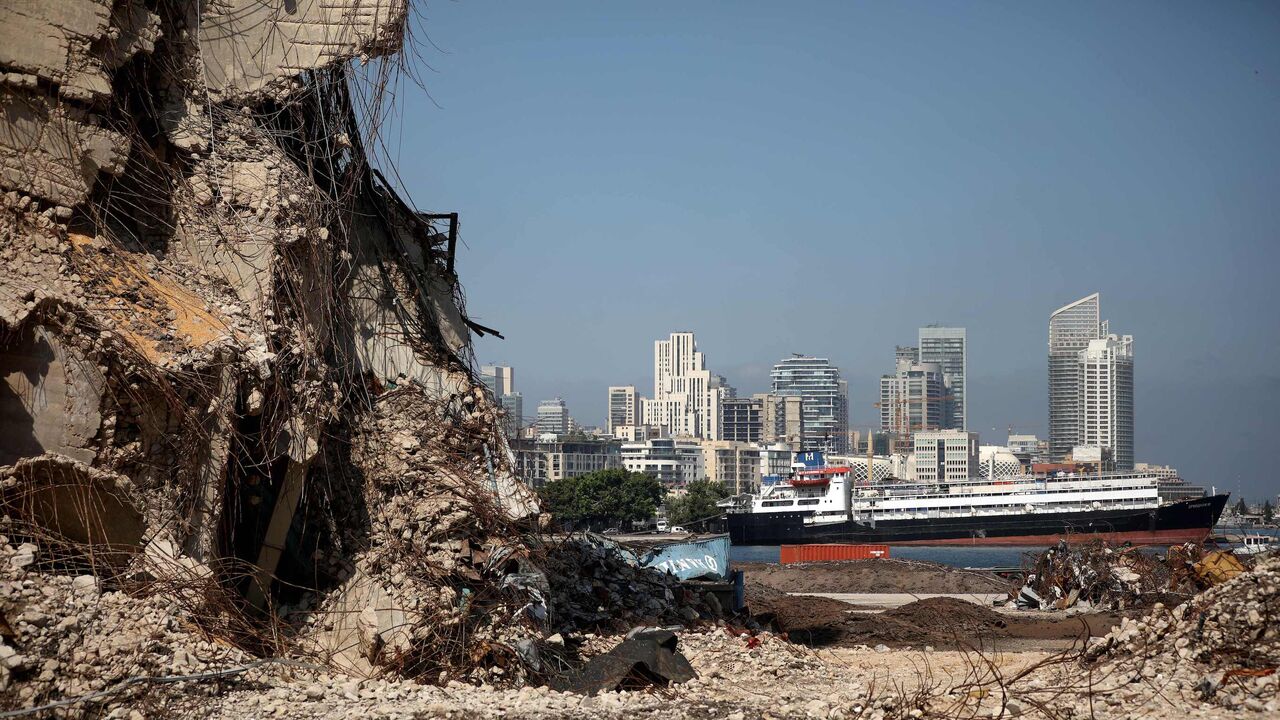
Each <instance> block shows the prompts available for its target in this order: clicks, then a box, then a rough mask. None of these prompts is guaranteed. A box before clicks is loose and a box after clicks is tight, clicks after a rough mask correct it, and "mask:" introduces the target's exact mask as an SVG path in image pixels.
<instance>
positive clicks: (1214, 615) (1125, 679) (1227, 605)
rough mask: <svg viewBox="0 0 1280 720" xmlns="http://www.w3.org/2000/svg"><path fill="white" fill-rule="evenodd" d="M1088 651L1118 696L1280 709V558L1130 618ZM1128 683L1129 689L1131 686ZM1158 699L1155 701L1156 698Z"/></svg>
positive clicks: (1233, 707) (1257, 709)
mask: <svg viewBox="0 0 1280 720" xmlns="http://www.w3.org/2000/svg"><path fill="white" fill-rule="evenodd" d="M1087 656H1088V657H1089V658H1091V659H1093V660H1094V662H1095V663H1096V665H1097V667H1096V669H1095V670H1094V671H1093V672H1094V674H1095V675H1097V676H1099V677H1104V676H1105V677H1108V678H1109V681H1108V682H1107V683H1106V685H1108V686H1110V685H1115V686H1116V691H1115V692H1116V695H1118V696H1121V697H1123V695H1124V694H1129V695H1133V696H1135V697H1141V696H1143V695H1151V694H1154V693H1157V692H1158V693H1159V694H1160V695H1163V696H1166V697H1172V698H1178V699H1181V700H1183V701H1185V702H1186V703H1188V704H1190V705H1193V706H1194V705H1200V704H1208V705H1213V706H1219V707H1223V708H1226V709H1228V710H1242V711H1243V710H1248V711H1253V712H1266V713H1275V712H1277V711H1278V710H1280V675H1277V671H1278V670H1280V558H1271V559H1267V560H1263V561H1261V562H1259V563H1258V564H1257V565H1256V566H1255V567H1254V568H1253V569H1252V570H1250V571H1249V572H1246V573H1243V574H1240V575H1237V576H1236V577H1234V578H1233V579H1231V580H1229V581H1227V582H1225V583H1223V584H1221V585H1218V586H1216V587H1212V588H1210V589H1208V590H1206V591H1204V592H1202V593H1200V594H1199V595H1196V596H1195V597H1194V598H1192V599H1191V600H1189V601H1187V602H1185V603H1183V604H1181V605H1178V606H1176V607H1173V608H1167V607H1165V606H1163V605H1157V606H1156V607H1154V608H1153V609H1152V611H1151V612H1150V613H1148V614H1147V615H1146V616H1144V617H1142V618H1141V619H1138V620H1129V619H1126V620H1125V621H1124V622H1123V623H1122V624H1121V625H1120V626H1119V627H1118V628H1116V629H1115V630H1114V631H1112V632H1111V633H1110V634H1109V635H1108V636H1107V637H1106V638H1103V639H1102V641H1101V642H1098V643H1097V644H1095V645H1093V646H1092V647H1090V648H1089V650H1088V653H1087ZM1126 686H1128V687H1126ZM1153 702H1154V701H1153Z"/></svg>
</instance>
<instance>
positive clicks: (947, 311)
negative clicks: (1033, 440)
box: [384, 0, 1280, 497]
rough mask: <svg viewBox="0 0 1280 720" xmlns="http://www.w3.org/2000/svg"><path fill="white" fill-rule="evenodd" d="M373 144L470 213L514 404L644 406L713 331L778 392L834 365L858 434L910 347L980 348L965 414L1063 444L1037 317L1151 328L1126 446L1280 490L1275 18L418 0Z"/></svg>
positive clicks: (738, 368) (736, 378)
mask: <svg viewBox="0 0 1280 720" xmlns="http://www.w3.org/2000/svg"><path fill="white" fill-rule="evenodd" d="M419 15H420V17H419V18H418V19H417V21H415V28H414V37H415V49H416V52H417V59H416V60H415V61H414V65H415V67H414V72H415V74H416V75H417V76H418V77H419V78H420V79H421V81H422V85H421V86H420V87H419V86H415V85H413V84H411V83H402V84H401V85H400V86H399V87H398V88H397V92H396V114H395V119H394V121H393V122H392V123H390V124H389V125H388V126H387V127H385V128H384V132H385V133H386V135H385V138H386V140H387V142H388V143H389V144H390V146H391V147H392V153H393V157H394V160H395V161H396V162H397V164H398V166H399V171H400V175H401V177H402V179H403V181H404V185H405V189H406V191H407V193H408V194H409V195H410V196H411V197H412V198H413V199H414V201H415V202H416V204H417V205H418V206H419V207H420V208H423V209H430V210H435V211H458V212H460V213H461V214H462V238H463V240H464V241H465V247H463V248H462V249H461V250H460V256H459V260H458V269H459V272H460V273H461V276H462V279H463V282H464V284H465V287H466V292H467V299H468V310H469V312H470V313H471V314H472V316H473V317H475V318H476V319H477V320H479V321H480V322H482V323H484V324H486V325H491V326H493V327H496V328H499V329H500V330H502V331H503V333H504V334H505V335H506V337H507V339H506V340H492V339H481V340H479V341H477V355H478V357H479V358H480V359H481V360H482V361H485V362H499V363H503V364H509V365H512V366H514V367H515V368H516V384H517V386H518V389H519V390H520V391H521V392H522V393H523V394H524V396H525V403H526V414H530V413H532V412H533V408H534V407H536V404H537V402H538V401H539V400H542V399H546V398H549V397H552V396H555V395H560V396H562V397H564V398H565V399H566V401H567V402H568V403H569V407H570V410H571V412H572V413H573V414H574V416H575V417H577V418H579V419H580V420H581V421H584V422H587V423H598V422H601V421H602V419H603V415H604V406H605V387H606V386H608V385H610V384H629V383H634V384H636V385H638V386H640V387H641V388H642V389H644V391H645V392H650V391H651V386H652V377H651V364H652V353H653V350H652V348H653V341H654V340H655V339H658V338H659V337H663V336H665V335H666V334H667V333H669V332H671V331H672V330H676V329H689V330H693V331H695V332H696V333H697V336H698V342H699V346H700V348H701V349H702V350H703V351H704V352H705V353H706V354H707V357H708V361H709V364H710V365H711V367H712V369H713V370H715V371H716V372H719V373H721V374H724V375H726V376H727V377H728V378H729V380H730V381H731V382H732V383H733V384H734V385H736V386H737V387H738V388H739V389H740V390H742V391H744V392H752V391H760V390H763V389H765V388H766V386H767V382H768V368H769V367H770V366H771V365H772V364H773V363H774V362H776V361H777V360H779V359H780V358H782V357H785V356H786V355H787V354H788V353H791V352H803V353H810V354H816V355H822V356H827V357H830V358H831V359H832V360H833V362H835V363H836V364H837V365H839V366H840V367H841V368H842V369H843V370H844V372H845V375H846V377H847V379H848V380H849V383H850V395H851V397H850V405H851V416H852V422H853V424H854V426H855V427H867V426H869V425H870V424H872V423H874V422H875V417H876V415H875V412H876V411H875V409H874V408H873V407H872V406H871V403H872V402H873V400H874V395H875V394H876V392H877V389H878V387H877V378H878V377H879V376H880V375H881V374H882V373H885V372H889V371H890V370H891V369H892V363H893V347H894V345H895V344H898V343H909V342H912V341H913V340H914V337H915V333H916V328H917V327H919V326H920V325H923V324H928V323H931V322H940V323H944V324H952V325H961V326H965V327H967V328H968V330H969V342H970V350H969V352H970V358H969V364H970V376H971V379H970V388H969V394H970V397H971V407H970V411H969V417H970V423H971V429H974V430H977V431H979V432H980V433H982V435H983V440H984V441H986V442H992V441H995V442H1000V441H1002V439H1003V437H1004V434H1005V430H1006V427H1007V426H1009V425H1013V426H1014V427H1015V429H1017V430H1019V431H1028V432H1036V433H1039V434H1041V435H1042V436H1043V435H1044V433H1045V426H1046V424H1047V422H1046V410H1045V405H1046V401H1045V396H1046V389H1045V366H1046V360H1045V344H1046V332H1047V330H1046V327H1047V320H1048V315H1049V313H1050V312H1051V311H1052V310H1053V309H1054V308H1056V307H1058V306H1060V305H1062V304H1064V303H1067V302H1069V301H1071V300H1074V299H1076V298H1078V297H1081V296H1083V295H1086V294H1088V293H1090V292H1094V291H1099V292H1101V293H1102V303H1103V314H1104V317H1107V318H1109V319H1110V320H1111V326H1112V329H1113V331H1115V332H1121V333H1130V334H1133V335H1134V336H1135V348H1136V350H1135V352H1136V356H1137V369H1136V380H1137V455H1138V459H1139V460H1145V461H1151V462H1161V463H1169V464H1173V465H1175V466H1177V467H1179V468H1180V469H1182V470H1183V473H1184V475H1185V476H1187V477H1189V478H1190V479H1193V480H1195V481H1198V482H1203V483H1206V484H1210V485H1217V486H1218V487H1219V488H1225V489H1229V490H1231V491H1233V492H1236V491H1238V490H1240V489H1241V488H1242V489H1243V490H1244V492H1245V494H1246V495H1247V496H1249V497H1261V496H1262V495H1263V494H1267V495H1271V496H1274V495H1275V494H1276V493H1277V492H1280V478H1278V477H1277V476H1278V473H1277V472H1276V462H1275V457H1274V454H1273V452H1272V449H1271V448H1272V447H1273V446H1274V444H1275V439H1276V438H1277V437H1280V369H1278V368H1280V364H1278V362H1277V354H1280V320H1277V317H1276V305H1277V303H1276V301H1277V299H1278V298H1277V295H1278V293H1277V291H1276V289H1275V279H1276V276H1277V272H1278V270H1277V265H1278V264H1280V263H1278V262H1277V261H1278V260H1280V201H1277V198H1280V192H1278V191H1280V137H1278V134H1277V130H1278V129H1280V41H1278V38H1280V6H1277V5H1275V4H1274V3H1272V4H1268V3H1238V2H1228V3H1182V2H1166V3H1144V2H1129V3H1071V4H1060V5H1049V4H1045V3H982V4H973V3H917V2H898V3H851V2H832V3H818V2H804V3H776V2H775V3H753V2H733V3H714V2H698V3H675V2H644V3H613V2H610V3H600V2H538V3H481V2H475V1H471V0H462V1H459V2H439V1H437V2H426V3H419Z"/></svg>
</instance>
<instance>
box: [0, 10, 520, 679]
mask: <svg viewBox="0 0 1280 720" xmlns="http://www.w3.org/2000/svg"><path fill="white" fill-rule="evenodd" d="M407 15H408V8H407V0H114V1H113V0H63V1H61V2H46V1H45V0H8V1H7V2H4V3H3V4H0V105H2V106H3V115H0V198H3V201H2V205H3V207H0V262H3V268H4V272H3V274H2V276H0V492H2V494H0V502H2V503H3V520H2V522H3V526H2V527H0V534H3V535H4V538H3V540H0V545H5V544H6V543H8V544H11V545H18V544H19V543H29V544H24V545H23V546H22V547H24V548H25V547H30V548H38V550H35V549H33V550H30V551H29V552H28V551H18V555H15V556H14V557H15V560H14V562H13V567H14V568H19V567H21V568H22V572H27V571H34V570H37V569H38V570H39V571H40V572H44V573H52V574H55V575H57V574H61V575H66V576H81V575H83V574H91V575H93V576H95V577H96V578H97V580H98V581H99V582H102V583H106V586H109V587H119V588H126V589H128V588H135V589H136V588H138V587H142V586H141V585H139V583H151V584H152V585H153V586H156V587H159V585H157V584H158V583H165V584H164V585H163V587H165V588H167V590H166V592H171V593H172V594H173V595H174V596H175V597H179V598H184V601H185V602H187V603H188V604H189V605H190V606H191V610H192V612H193V613H194V615H193V617H197V618H204V619H205V620H206V621H208V622H210V623H212V624H215V625H216V624H218V623H221V626H220V627H222V628H223V630H225V631H226V633H227V634H230V635H234V637H233V638H232V640H233V641H234V642H237V643H240V644H243V645H246V646H247V645H251V644H252V642H251V640H250V639H247V637H248V635H251V634H252V633H251V632H249V631H250V630H253V629H255V628H256V629H258V630H259V631H261V632H259V635H260V637H259V638H258V639H259V641H260V642H262V643H267V644H270V643H279V642H283V641H282V640H280V637H282V636H281V635H280V634H279V632H280V631H279V630H278V628H277V629H273V630H270V631H267V630H262V628H265V627H267V624H268V623H282V624H283V625H285V626H287V628H288V633H287V634H288V640H287V641H288V643H290V644H291V647H295V648H302V649H305V650H306V651H307V652H309V653H312V655H313V656H322V659H324V660H326V661H329V662H332V663H335V664H338V665H345V666H347V667H349V668H352V669H355V670H363V671H369V670H370V669H371V668H373V667H375V666H377V665H379V664H380V663H381V664H384V665H385V664H388V663H393V664H396V666H397V668H399V669H401V670H403V671H405V672H420V671H421V672H425V671H432V672H434V670H435V669H436V668H447V667H449V662H448V660H449V657H447V656H448V655H449V654H451V653H453V654H459V653H468V652H473V651H474V647H472V646H470V645H467V644H466V643H465V642H463V641H462V640H459V641H457V642H439V638H440V636H441V634H442V633H445V634H447V632H448V630H447V629H448V628H449V627H454V626H456V627H457V635H458V637H460V638H461V637H463V636H467V637H470V636H471V635H474V634H475V633H476V632H477V628H476V625H475V623H477V622H482V621H480V620H473V619H472V618H471V617H470V616H469V615H468V612H467V609H468V606H469V603H479V602H487V603H493V604H494V607H495V608H496V607H497V605H498V604H500V603H507V604H508V605H511V607H512V608H513V609H512V610H511V612H515V609H518V608H519V607H520V606H519V604H512V603H515V602H516V601H514V600H510V598H506V597H505V596H503V597H497V596H494V597H484V594H485V593H484V592H482V591H481V589H482V588H485V587H490V586H492V587H495V588H496V587H497V585H496V581H495V582H493V583H490V584H489V585H486V584H485V581H484V580H483V579H484V578H486V577H498V576H499V574H501V575H502V576H504V577H507V578H508V579H509V578H510V577H516V576H517V575H515V574H514V573H516V572H517V571H518V570H519V567H518V566H519V563H520V560H519V558H520V557H523V553H524V549H523V548H521V547H520V546H519V545H518V544H516V542H517V541H515V540H512V539H511V538H513V537H517V534H516V533H511V532H507V528H508V527H510V525H511V524H512V523H515V522H519V521H521V520H522V519H523V518H526V517H527V516H529V515H530V514H531V512H532V511H533V509H534V504H533V500H532V498H531V497H530V496H529V495H528V494H527V491H525V490H524V489H523V488H522V486H520V485H519V484H518V483H516V482H514V481H513V480H512V478H511V476H510V474H509V471H508V460H507V458H508V450H507V448H506V447H505V445H504V444H503V440H502V433H501V432H498V431H497V422H498V412H497V411H496V410H495V408H494V405H493V403H492V399H491V398H490V397H488V396H487V395H486V394H485V392H484V391H483V390H482V387H481V385H480V383H479V382H478V380H477V378H476V377H475V375H474V374H473V372H472V371H471V364H472V359H471V357H470V355H471V353H470V337H471V332H472V331H473V330H474V329H477V328H478V326H475V325H474V323H472V322H471V321H469V320H468V318H467V316H466V313H465V309H464V307H463V302H462V294H461V290H460V286H459V282H458V278H457V276H456V275H455V274H454V272H453V257H452V254H453V244H452V240H453V239H454V238H455V237H456V235H455V233H456V226H454V227H452V228H449V227H445V226H443V225H438V224H435V223H438V222H439V220H438V219H435V218H432V217H428V216H426V215H424V214H422V213H419V212H418V211H416V210H415V209H414V208H413V207H412V205H411V204H410V203H409V202H408V200H406V199H405V198H402V197H401V196H400V195H399V194H398V193H397V192H396V190H395V189H393V187H392V186H391V185H390V184H389V183H388V182H387V181H386V180H385V179H384V178H383V177H382V175H380V174H379V173H378V172H376V171H374V170H373V169H372V168H371V166H370V161H369V159H368V155H367V151H366V146H367V144H368V143H369V142H370V137H371V130H372V128H371V127H370V125H371V118H374V117H376V116H377V110H378V108H379V107H380V106H381V103H382V98H381V96H380V94H379V92H380V88H381V87H383V86H384V85H383V83H382V82H381V81H382V80H385V76H386V75H387V74H389V73H391V72H394V60H392V59H388V57H389V56H392V55H394V54H395V53H397V52H398V51H399V50H400V49H401V46H402V44H403V43H404V41H405V34H406V29H407ZM377 58H383V59H381V60H379V59H377ZM357 75H358V76H359V78H358V79H357ZM455 222H456V218H455ZM24 552H26V553H27V554H26V555H24V554H23V553H24ZM28 556H31V557H33V558H34V560H31V559H28ZM18 559H22V560H23V562H21V563H19V562H18ZM28 566H29V567H28ZM14 572H18V570H16V569H15V570H14ZM451 577H465V578H474V583H473V584H474V586H475V587H476V588H477V591H476V592H477V595H478V596H477V597H470V596H465V597H460V596H459V594H458V590H457V587H458V583H456V582H451V581H448V578H451ZM8 579H11V580H12V579H13V578H8ZM131 583H132V585H131ZM507 584H508V585H510V584H511V583H507ZM14 587H17V586H14ZM15 592H16V591H15ZM463 595H466V594H465V593H464V594H463ZM6 601H7V602H14V598H13V597H0V605H3V603H4V602H6ZM502 607H507V605H502ZM0 610H4V608H3V607H0ZM488 614H489V615H491V616H493V615H500V612H499V611H498V610H496V609H490V611H488ZM218 618H221V619H218ZM451 623H452V625H451ZM236 628H240V629H242V630H244V632H242V633H241V634H239V635H235V633H234V632H232V630H234V629H236ZM469 633H470V634H471V635H468V634H469ZM428 636H431V637H432V638H433V642H432V643H430V644H427V643H425V642H424V639H425V638H427V637H428ZM473 659H474V658H473ZM50 682H54V681H50ZM64 689H65V688H64Z"/></svg>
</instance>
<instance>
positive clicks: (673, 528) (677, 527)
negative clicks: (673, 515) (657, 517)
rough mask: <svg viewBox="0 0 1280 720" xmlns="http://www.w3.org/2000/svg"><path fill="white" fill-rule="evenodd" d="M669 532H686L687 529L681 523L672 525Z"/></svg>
mask: <svg viewBox="0 0 1280 720" xmlns="http://www.w3.org/2000/svg"><path fill="white" fill-rule="evenodd" d="M667 532H673V533H682V532H686V531H685V529H684V528H682V527H680V526H679V525H672V526H671V529H670V530H668V531H667Z"/></svg>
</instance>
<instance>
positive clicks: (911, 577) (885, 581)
mask: <svg viewBox="0 0 1280 720" xmlns="http://www.w3.org/2000/svg"><path fill="white" fill-rule="evenodd" d="M737 567H738V569H740V570H743V571H744V572H745V573H746V579H747V582H748V583H754V584H757V585H767V586H769V587H772V588H774V589H775V590H780V591H783V592H794V591H796V590H797V588H803V589H804V592H812V593H858V592H872V593H993V592H1004V591H1006V590H1008V589H1009V583H1008V581H1006V580H1004V579H1003V578H1001V577H999V576H998V575H993V574H991V573H984V572H977V571H972V570H963V569H960V568H954V567H951V566H949V565H942V564H939V563H932V562H925V561H920V560H896V559H892V558H888V559H881V560H849V561H844V562H824V563H804V564H799V565H776V564H764V563H746V564H742V565H738V566H737Z"/></svg>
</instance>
